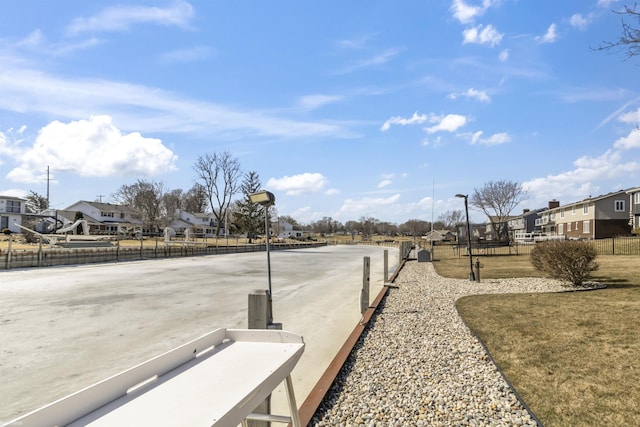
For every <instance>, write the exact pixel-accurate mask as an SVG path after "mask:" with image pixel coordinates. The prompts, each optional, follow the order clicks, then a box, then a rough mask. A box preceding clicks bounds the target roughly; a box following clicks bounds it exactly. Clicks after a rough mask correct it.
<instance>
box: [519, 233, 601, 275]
mask: <svg viewBox="0 0 640 427" xmlns="http://www.w3.org/2000/svg"><path fill="white" fill-rule="evenodd" d="M595 258H596V250H595V249H594V247H593V246H592V245H590V244H589V243H588V242H580V241H575V240H565V241H551V242H540V243H538V244H536V247H535V248H533V250H532V251H531V263H532V264H533V266H534V267H535V269H536V270H538V271H540V272H543V273H546V274H548V275H550V276H551V277H553V278H556V279H560V280H564V281H567V282H570V283H571V284H573V285H574V286H582V284H583V283H584V282H585V281H586V280H587V279H588V278H589V276H590V275H591V272H592V271H595V270H597V269H598V264H597V263H596V262H595Z"/></svg>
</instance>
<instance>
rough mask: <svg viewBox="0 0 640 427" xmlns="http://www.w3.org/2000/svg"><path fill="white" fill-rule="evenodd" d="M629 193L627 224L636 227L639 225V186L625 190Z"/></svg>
mask: <svg viewBox="0 0 640 427" xmlns="http://www.w3.org/2000/svg"><path fill="white" fill-rule="evenodd" d="M627 194H628V195H629V225H631V228H633V229H636V228H639V227H640V187H635V188H631V189H629V190H627Z"/></svg>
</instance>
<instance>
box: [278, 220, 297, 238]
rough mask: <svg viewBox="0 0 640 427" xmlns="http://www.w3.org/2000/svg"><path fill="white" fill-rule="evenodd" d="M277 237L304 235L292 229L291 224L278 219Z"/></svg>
mask: <svg viewBox="0 0 640 427" xmlns="http://www.w3.org/2000/svg"><path fill="white" fill-rule="evenodd" d="M276 226H277V227H278V238H279V239H301V238H302V237H303V235H304V233H303V232H302V231H299V230H294V229H293V225H291V224H290V223H289V222H287V221H284V220H282V219H279V220H278V224H277V225H276Z"/></svg>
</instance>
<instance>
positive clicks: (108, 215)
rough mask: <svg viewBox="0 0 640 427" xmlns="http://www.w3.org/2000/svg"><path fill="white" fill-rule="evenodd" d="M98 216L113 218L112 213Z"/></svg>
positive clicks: (103, 213)
mask: <svg viewBox="0 0 640 427" xmlns="http://www.w3.org/2000/svg"><path fill="white" fill-rule="evenodd" d="M100 216H102V217H105V216H106V217H109V218H113V212H100Z"/></svg>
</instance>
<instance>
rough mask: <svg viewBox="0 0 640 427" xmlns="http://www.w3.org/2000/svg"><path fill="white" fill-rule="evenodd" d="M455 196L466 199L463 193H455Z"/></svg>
mask: <svg viewBox="0 0 640 427" xmlns="http://www.w3.org/2000/svg"><path fill="white" fill-rule="evenodd" d="M456 197H460V198H462V199H466V198H467V195H465V194H456Z"/></svg>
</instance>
